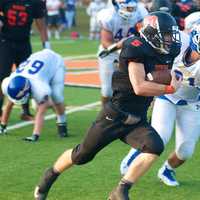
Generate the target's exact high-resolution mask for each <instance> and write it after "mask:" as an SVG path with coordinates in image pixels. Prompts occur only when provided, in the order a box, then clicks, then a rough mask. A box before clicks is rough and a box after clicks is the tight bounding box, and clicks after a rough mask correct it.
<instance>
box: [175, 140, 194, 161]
mask: <svg viewBox="0 0 200 200" xmlns="http://www.w3.org/2000/svg"><path fill="white" fill-rule="evenodd" d="M194 148H195V142H193V141H187V142H184V143H182V144H181V145H180V146H179V147H178V148H177V149H176V154H177V157H178V158H179V159H180V160H187V159H189V158H191V157H192V154H193V152H194Z"/></svg>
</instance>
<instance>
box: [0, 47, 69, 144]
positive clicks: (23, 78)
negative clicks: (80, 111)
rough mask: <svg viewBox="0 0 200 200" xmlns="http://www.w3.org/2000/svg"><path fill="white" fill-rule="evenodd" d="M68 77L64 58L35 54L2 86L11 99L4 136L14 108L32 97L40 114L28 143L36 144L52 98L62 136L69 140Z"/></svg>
mask: <svg viewBox="0 0 200 200" xmlns="http://www.w3.org/2000/svg"><path fill="white" fill-rule="evenodd" d="M64 76H65V66H64V61H63V59H62V57H61V56H60V55H58V54H57V53H55V52H53V51H52V50H49V49H45V50H42V51H39V52H37V53H34V54H32V55H31V56H30V57H29V58H28V59H27V60H26V61H25V62H23V63H21V64H20V65H19V67H18V68H17V70H16V71H15V72H13V73H12V74H11V75H10V76H9V77H7V78H5V79H4V80H3V83H2V91H3V93H4V95H6V96H7V97H8V99H9V100H8V103H7V105H6V107H5V109H4V110H3V115H2V119H1V134H2V133H5V131H6V125H7V123H8V118H9V115H10V112H11V110H12V107H13V105H14V104H23V103H26V102H27V101H28V99H29V98H30V97H31V98H33V99H34V100H35V101H36V103H37V113H36V116H35V124H34V130H33V134H32V136H30V137H26V138H24V140H26V141H32V142H35V141H37V140H38V139H39V136H40V133H41V129H42V126H43V121H44V114H45V111H46V110H47V108H48V107H49V102H50V101H49V100H50V99H51V100H52V103H53V108H54V110H55V112H56V115H57V126H58V134H59V135H60V137H66V136H67V126H66V116H65V106H64Z"/></svg>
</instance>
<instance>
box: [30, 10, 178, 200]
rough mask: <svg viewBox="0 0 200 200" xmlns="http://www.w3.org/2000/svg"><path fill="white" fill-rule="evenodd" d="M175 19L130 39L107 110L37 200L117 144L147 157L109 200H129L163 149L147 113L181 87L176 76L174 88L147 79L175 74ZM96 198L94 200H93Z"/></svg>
mask: <svg viewBox="0 0 200 200" xmlns="http://www.w3.org/2000/svg"><path fill="white" fill-rule="evenodd" d="M179 36H180V35H179V31H178V27H177V25H176V21H175V19H174V18H173V17H172V16H171V15H169V14H167V13H165V12H154V13H151V14H150V15H149V16H147V17H145V18H144V21H143V27H142V29H141V31H140V37H136V36H134V37H132V38H129V39H127V40H126V41H125V42H124V43H123V46H122V51H121V54H120V58H119V70H118V71H116V72H115V73H114V74H113V96H112V99H111V101H110V102H108V103H107V104H105V105H104V107H103V108H102V110H101V112H100V113H99V115H98V117H97V119H96V121H95V122H94V123H93V124H92V126H91V127H90V129H89V130H88V133H87V135H86V137H85V138H84V140H83V142H82V143H81V144H78V145H77V146H76V147H74V148H73V149H70V150H67V151H65V152H64V153H63V154H62V155H61V157H60V158H59V159H58V160H57V162H56V163H55V164H54V166H53V167H52V168H50V169H48V170H47V171H46V172H45V174H44V176H43V178H42V180H41V181H40V183H39V184H38V186H37V187H36V188H35V193H34V196H35V199H36V200H44V199H46V197H47V194H48V191H49V189H50V188H51V186H52V184H53V183H54V182H55V180H56V179H57V178H58V176H59V175H60V174H61V173H62V172H63V171H64V170H66V169H68V168H70V167H71V166H73V165H82V164H85V163H87V162H89V161H91V160H92V159H93V158H94V157H95V155H96V154H97V153H98V152H99V151H100V150H101V149H103V148H104V147H105V146H107V145H108V144H110V143H111V142H113V141H114V140H116V139H120V140H121V141H123V142H124V143H127V144H129V145H130V146H132V147H135V148H137V149H140V151H141V152H142V153H141V154H140V155H139V156H138V158H137V159H136V160H135V162H133V163H132V164H131V166H130V168H129V170H128V172H127V174H126V175H125V176H124V177H123V178H122V179H121V180H120V182H119V184H118V186H117V187H116V188H115V189H114V190H113V191H112V192H111V194H110V196H109V200H129V199H130V198H129V189H130V188H131V186H132V185H133V184H134V183H135V182H136V181H137V180H138V179H139V178H140V177H141V176H142V175H143V174H144V173H145V172H146V171H147V170H148V169H149V168H150V166H151V165H152V164H153V162H154V161H155V160H156V159H157V158H158V156H159V155H160V154H161V153H162V151H163V149H164V146H163V142H162V139H161V138H160V136H159V135H158V133H157V132H156V130H155V129H154V128H153V127H152V126H151V125H150V124H149V123H148V122H147V109H148V107H149V105H150V103H151V101H152V100H153V96H158V95H162V94H166V93H173V92H175V91H176V90H177V89H178V88H179V87H180V84H181V80H180V79H176V77H175V74H174V73H172V80H171V84H170V85H163V84H158V83H155V82H150V81H147V80H146V75H147V73H149V72H151V71H154V70H156V69H159V70H162V69H166V68H169V69H171V67H172V64H173V60H174V58H175V57H176V56H177V55H178V54H179V52H180V46H181V45H180V37H179ZM94 199H95V197H94Z"/></svg>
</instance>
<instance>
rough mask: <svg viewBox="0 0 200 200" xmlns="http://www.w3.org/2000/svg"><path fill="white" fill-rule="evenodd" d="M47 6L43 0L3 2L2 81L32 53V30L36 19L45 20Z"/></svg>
mask: <svg viewBox="0 0 200 200" xmlns="http://www.w3.org/2000/svg"><path fill="white" fill-rule="evenodd" d="M45 10H46V5H45V1H42V0H1V1H0V13H1V17H0V20H2V21H3V24H4V25H3V27H2V30H1V32H0V55H1V56H0V81H2V79H3V78H5V77H6V76H8V75H9V74H10V72H11V68H12V65H13V64H16V66H17V65H18V64H19V63H21V62H22V61H24V60H25V59H26V58H27V57H28V56H29V55H30V54H31V53H32V50H31V44H30V30H31V25H32V22H33V20H34V19H37V18H43V17H44V15H45Z"/></svg>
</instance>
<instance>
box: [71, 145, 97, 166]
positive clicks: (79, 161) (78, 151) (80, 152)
mask: <svg viewBox="0 0 200 200" xmlns="http://www.w3.org/2000/svg"><path fill="white" fill-rule="evenodd" d="M94 156H95V155H94V154H92V153H90V152H88V151H87V148H85V147H83V145H82V144H79V145H77V146H76V147H75V148H74V149H73V151H72V161H73V163H74V164H75V165H83V164H86V163H88V162H89V161H91V160H92V159H93V158H94Z"/></svg>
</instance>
